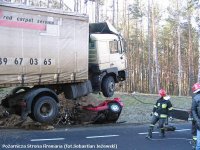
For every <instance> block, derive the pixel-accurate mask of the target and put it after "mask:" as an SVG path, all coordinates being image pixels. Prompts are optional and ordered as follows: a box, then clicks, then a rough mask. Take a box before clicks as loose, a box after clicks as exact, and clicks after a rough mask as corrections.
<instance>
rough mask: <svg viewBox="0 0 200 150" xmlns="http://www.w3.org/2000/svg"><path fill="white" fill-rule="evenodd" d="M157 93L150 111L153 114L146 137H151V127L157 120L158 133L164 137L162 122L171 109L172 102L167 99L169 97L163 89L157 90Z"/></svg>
mask: <svg viewBox="0 0 200 150" xmlns="http://www.w3.org/2000/svg"><path fill="white" fill-rule="evenodd" d="M159 95H160V98H159V99H158V100H157V102H156V104H155V105H154V108H153V112H152V115H153V116H152V120H151V124H150V126H149V129H148V134H147V136H146V138H152V132H153V128H154V126H155V124H156V123H157V122H158V121H159V128H160V135H161V137H165V129H164V123H165V121H166V119H167V118H168V115H170V112H171V110H172V104H171V102H170V100H169V99H170V97H169V96H167V94H166V91H165V90H164V89H160V90H159ZM170 118H171V116H170Z"/></svg>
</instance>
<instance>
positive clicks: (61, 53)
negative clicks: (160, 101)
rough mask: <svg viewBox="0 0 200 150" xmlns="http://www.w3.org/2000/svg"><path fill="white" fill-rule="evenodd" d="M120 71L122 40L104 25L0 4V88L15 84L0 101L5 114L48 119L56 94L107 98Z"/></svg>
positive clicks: (123, 64) (123, 76)
mask: <svg viewBox="0 0 200 150" xmlns="http://www.w3.org/2000/svg"><path fill="white" fill-rule="evenodd" d="M125 69H126V57H125V55H124V40H123V38H122V36H120V34H119V33H118V32H117V31H116V30H115V29H114V27H113V26H111V25H110V24H109V23H107V22H104V23H96V24H95V23H94V24H89V21H88V17H87V16H86V15H81V14H79V15H78V14H73V13H66V12H63V11H61V10H50V9H42V8H35V7H27V6H22V5H14V4H5V3H3V2H0V87H2V88H6V87H13V86H14V87H16V88H14V89H13V90H12V91H11V92H10V94H9V95H8V96H7V97H6V98H4V99H3V100H2V103H1V104H2V105H3V106H4V107H5V108H6V109H7V110H8V111H9V112H10V113H15V114H18V115H21V116H22V118H26V116H28V115H29V116H31V118H33V119H34V120H36V121H39V122H51V121H52V120H54V119H55V118H56V116H57V114H58V111H59V99H58V96H57V95H58V94H60V93H62V92H63V93H64V95H65V97H66V98H67V99H77V98H79V97H81V96H85V95H87V94H89V93H92V92H100V91H101V92H102V93H103V94H104V96H106V97H110V96H112V95H113V93H114V90H115V83H117V82H119V81H123V80H125V79H126V71H125Z"/></svg>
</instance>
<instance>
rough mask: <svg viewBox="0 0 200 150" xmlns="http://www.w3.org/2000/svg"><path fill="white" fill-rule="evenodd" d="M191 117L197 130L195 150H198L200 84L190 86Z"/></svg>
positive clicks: (199, 136) (199, 135)
mask: <svg viewBox="0 0 200 150" xmlns="http://www.w3.org/2000/svg"><path fill="white" fill-rule="evenodd" d="M192 92H193V93H194V95H193V96H192V116H193V119H194V121H195V123H196V128H197V141H196V150H200V83H195V84H194V85H193V86H192Z"/></svg>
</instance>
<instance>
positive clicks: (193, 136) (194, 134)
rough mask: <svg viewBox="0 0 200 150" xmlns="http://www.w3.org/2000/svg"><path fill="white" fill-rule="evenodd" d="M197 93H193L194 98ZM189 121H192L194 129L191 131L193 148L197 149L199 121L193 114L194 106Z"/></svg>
mask: <svg viewBox="0 0 200 150" xmlns="http://www.w3.org/2000/svg"><path fill="white" fill-rule="evenodd" d="M195 95H196V94H193V95H192V100H193V97H194V96H195ZM189 121H192V129H191V131H192V132H191V133H192V148H193V149H196V142H197V123H196V121H195V120H194V119H193V116H192V108H191V112H190V117H189Z"/></svg>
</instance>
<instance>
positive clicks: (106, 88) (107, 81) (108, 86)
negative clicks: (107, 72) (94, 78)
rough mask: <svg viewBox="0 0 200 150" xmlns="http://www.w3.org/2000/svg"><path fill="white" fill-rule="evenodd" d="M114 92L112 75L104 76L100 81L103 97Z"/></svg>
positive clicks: (110, 95)
mask: <svg viewBox="0 0 200 150" xmlns="http://www.w3.org/2000/svg"><path fill="white" fill-rule="evenodd" d="M114 92H115V81H114V78H113V77H112V76H108V77H105V78H104V79H103V82H102V93H103V95H104V96H105V97H112V96H113V94H114Z"/></svg>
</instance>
